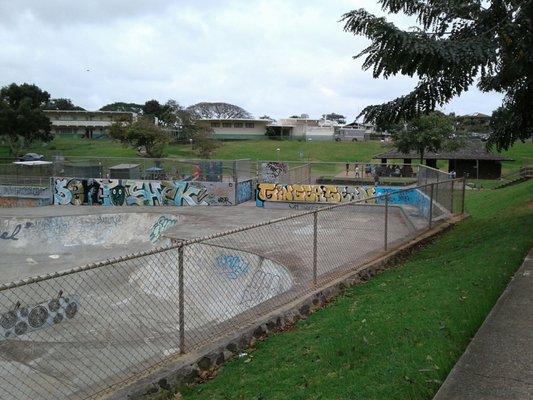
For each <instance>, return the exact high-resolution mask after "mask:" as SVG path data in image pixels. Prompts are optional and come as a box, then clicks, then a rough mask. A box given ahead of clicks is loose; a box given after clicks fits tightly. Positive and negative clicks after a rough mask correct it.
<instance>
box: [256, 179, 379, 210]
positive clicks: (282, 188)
mask: <svg viewBox="0 0 533 400" xmlns="http://www.w3.org/2000/svg"><path fill="white" fill-rule="evenodd" d="M374 194H375V188H374V187H373V186H366V187H364V186H352V187H350V186H335V185H276V184H274V183H260V184H259V185H257V201H256V204H257V205H258V206H259V207H262V206H263V203H264V202H265V201H283V202H302V203H333V204H335V203H345V202H350V201H353V200H362V199H366V198H368V197H372V196H374Z"/></svg>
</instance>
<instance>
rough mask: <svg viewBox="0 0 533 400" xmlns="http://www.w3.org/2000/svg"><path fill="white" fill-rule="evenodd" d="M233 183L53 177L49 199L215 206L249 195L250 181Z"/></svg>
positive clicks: (58, 202)
mask: <svg viewBox="0 0 533 400" xmlns="http://www.w3.org/2000/svg"><path fill="white" fill-rule="evenodd" d="M235 186H236V185H235V183H233V182H196V181H176V180H172V181H141V180H130V179H78V178H54V202H53V203H54V204H56V205H67V204H70V205H103V206H159V205H164V206H167V205H168V206H198V205H204V206H216V205H234V204H238V203H239V202H242V201H246V200H247V199H250V198H251V197H252V195H251V181H244V182H238V183H237V186H238V187H237V189H236V188H235ZM247 188H249V196H248V194H247V193H248V192H247V190H248V189H247ZM236 199H237V202H236Z"/></svg>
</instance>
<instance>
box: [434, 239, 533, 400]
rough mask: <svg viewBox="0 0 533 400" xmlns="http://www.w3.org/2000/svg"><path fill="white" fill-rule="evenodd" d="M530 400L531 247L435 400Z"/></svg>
mask: <svg viewBox="0 0 533 400" xmlns="http://www.w3.org/2000/svg"><path fill="white" fill-rule="evenodd" d="M452 399H453V400H456V399H457V400H459V399H461V400H473V399H476V400H477V399H479V400H481V399H483V400H491V399H524V400H526V399H533V249H532V250H530V251H529V254H528V255H527V257H526V259H525V260H524V263H523V264H522V266H521V267H520V269H519V270H518V271H517V272H516V274H515V276H514V277H513V279H512V281H511V282H510V283H509V285H508V286H507V288H506V289H505V291H504V292H503V294H502V296H501V297H500V298H499V299H498V302H497V303H496V305H495V306H494V308H493V309H492V311H491V312H490V314H489V315H488V316H487V319H486V320H485V322H483V325H481V328H479V330H478V332H477V333H476V336H475V337H474V339H473V340H472V342H471V343H470V344H469V345H468V347H467V349H466V351H465V353H464V354H463V355H462V356H461V358H460V359H459V361H458V362H457V364H455V366H454V367H453V369H452V371H451V372H450V374H449V375H448V377H447V378H446V380H445V381H444V383H443V385H442V386H441V388H440V389H439V391H438V392H437V395H436V396H435V397H434V399H433V400H452Z"/></svg>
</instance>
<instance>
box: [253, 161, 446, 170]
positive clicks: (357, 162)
mask: <svg viewBox="0 0 533 400" xmlns="http://www.w3.org/2000/svg"><path fill="white" fill-rule="evenodd" d="M256 162H257V163H285V164H291V163H293V164H294V163H300V164H320V165H323V164H333V165H346V164H350V165H353V164H358V165H391V166H392V165H405V166H410V167H416V166H417V165H420V164H406V163H403V162H401V163H385V164H384V163H381V162H379V161H357V160H355V161H310V160H309V161H308V160H279V161H278V160H256ZM424 167H425V165H424ZM428 168H430V167H428ZM440 172H443V171H440ZM444 173H445V172H444Z"/></svg>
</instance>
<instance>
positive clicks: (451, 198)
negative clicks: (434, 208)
mask: <svg viewBox="0 0 533 400" xmlns="http://www.w3.org/2000/svg"><path fill="white" fill-rule="evenodd" d="M454 182H455V181H454V180H453V179H452V190H451V194H450V212H451V213H452V214H453V184H454Z"/></svg>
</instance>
